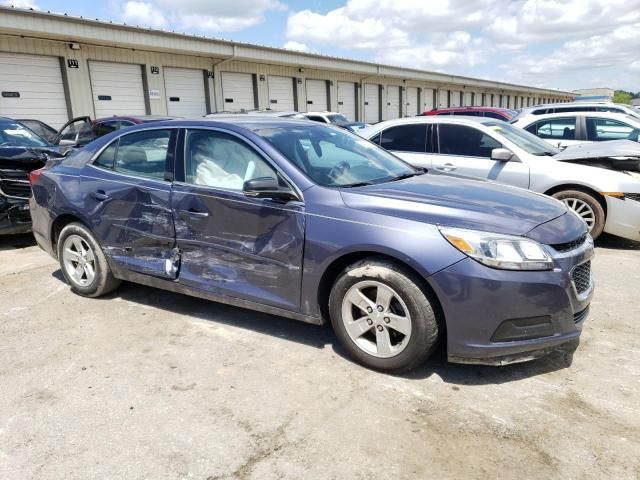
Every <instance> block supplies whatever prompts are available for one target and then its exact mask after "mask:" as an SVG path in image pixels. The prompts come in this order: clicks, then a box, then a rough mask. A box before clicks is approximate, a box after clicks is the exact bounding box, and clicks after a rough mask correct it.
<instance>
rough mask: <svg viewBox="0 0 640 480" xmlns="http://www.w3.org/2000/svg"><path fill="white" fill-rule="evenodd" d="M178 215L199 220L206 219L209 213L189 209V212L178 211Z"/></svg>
mask: <svg viewBox="0 0 640 480" xmlns="http://www.w3.org/2000/svg"><path fill="white" fill-rule="evenodd" d="M180 214H181V215H186V216H189V217H199V218H206V217H208V216H209V212H201V211H199V210H194V209H193V208H190V209H189V210H180Z"/></svg>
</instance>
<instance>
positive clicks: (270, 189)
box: [242, 177, 298, 202]
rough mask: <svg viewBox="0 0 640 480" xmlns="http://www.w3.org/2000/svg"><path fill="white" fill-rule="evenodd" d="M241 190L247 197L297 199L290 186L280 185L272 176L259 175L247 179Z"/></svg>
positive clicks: (286, 200)
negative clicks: (258, 176)
mask: <svg viewBox="0 0 640 480" xmlns="http://www.w3.org/2000/svg"><path fill="white" fill-rule="evenodd" d="M242 191H243V192H244V194H245V195H247V196H248V197H255V198H271V199H273V200H282V201H285V202H288V201H290V200H298V196H297V195H296V194H295V193H294V192H293V190H291V189H290V188H286V187H281V186H280V185H279V184H278V180H277V179H275V178H273V177H260V178H254V179H252V180H247V181H246V182H244V185H243V186H242Z"/></svg>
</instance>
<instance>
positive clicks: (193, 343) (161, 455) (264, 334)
mask: <svg viewBox="0 0 640 480" xmlns="http://www.w3.org/2000/svg"><path fill="white" fill-rule="evenodd" d="M16 246H17V247H18V248H16ZM594 269H595V273H596V282H597V292H596V296H595V300H594V303H593V304H592V314H591V317H590V319H589V320H588V321H587V323H586V325H585V331H584V334H583V337H582V344H581V346H580V348H579V349H578V351H577V353H576V355H575V357H574V361H573V364H572V365H571V366H567V364H566V362H565V361H564V359H563V358H562V357H561V356H560V355H554V356H550V357H547V358H544V359H541V360H538V361H536V362H532V363H528V364H520V365H512V366H508V367H502V368H494V367H476V366H460V365H453V364H447V363H446V362H445V361H444V359H443V358H444V357H443V355H442V353H440V354H439V355H436V358H434V359H432V360H431V361H430V362H429V363H428V364H427V365H425V366H424V367H423V368H421V369H419V370H418V371H416V372H414V373H412V374H411V375H410V376H402V377H400V376H389V375H384V374H379V373H376V372H373V371H369V370H366V369H364V368H362V367H360V366H358V365H355V364H354V363H352V362H351V361H349V360H348V359H346V358H345V356H344V352H343V351H342V350H341V349H340V347H339V346H338V345H337V341H336V339H335V337H334V335H333V333H332V332H331V330H330V329H329V328H319V327H315V326H311V325H305V324H302V323H298V322H294V321H290V320H285V319H281V318H278V317H272V316H269V315H263V314H258V313H253V312H249V311H244V310H240V309H236V308H231V307H226V306H222V305H219V304H216V303H212V302H207V301H204V300H198V299H194V298H190V297H187V296H182V295H177V294H172V293H167V292H162V291H159V290H153V289H150V288H146V287H142V286H136V285H131V284H127V285H124V286H123V287H122V288H121V289H119V290H118V291H116V292H115V293H114V294H112V295H111V296H109V297H107V298H106V299H100V300H90V299H84V298H81V297H78V296H76V295H74V294H72V293H71V292H70V291H69V288H68V287H67V285H66V284H65V283H64V282H63V281H62V275H61V273H60V271H59V269H58V266H57V264H56V263H55V262H54V260H52V259H51V258H49V257H48V256H47V255H46V254H44V253H43V252H41V251H40V250H39V249H38V248H37V247H36V246H34V245H33V243H32V242H31V241H30V239H29V237H28V236H21V237H4V238H0V305H1V306H0V338H1V339H0V478H3V479H30V478H34V479H36V478H37V479H38V480H46V479H110V480H112V479H127V480H128V479H182V478H187V479H191V478H194V479H202V480H207V479H227V478H228V479H232V478H233V479H236V478H237V479H249V478H253V479H272V478H291V479H301V478H306V479H325V478H336V479H386V478H389V479H391V478H393V479H399V478H421V479H425V478H437V477H440V478H482V479H487V478H498V477H500V478H540V479H548V478H598V479H602V478H616V479H635V478H640V455H639V452H640V403H639V402H638V399H639V398H640V332H639V331H638V321H639V320H640V312H639V310H638V308H639V307H638V305H639V300H640V293H639V291H638V285H640V245H638V244H631V243H629V242H625V241H622V240H617V239H614V238H611V237H609V238H604V239H603V240H602V241H601V242H600V245H599V246H598V249H597V258H596V260H595V266H594Z"/></svg>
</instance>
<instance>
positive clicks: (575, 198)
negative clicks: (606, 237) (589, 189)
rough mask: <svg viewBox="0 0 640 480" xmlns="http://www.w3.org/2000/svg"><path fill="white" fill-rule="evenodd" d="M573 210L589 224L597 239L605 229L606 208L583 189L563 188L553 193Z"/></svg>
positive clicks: (590, 231) (593, 235)
mask: <svg viewBox="0 0 640 480" xmlns="http://www.w3.org/2000/svg"><path fill="white" fill-rule="evenodd" d="M553 198H557V199H558V200H560V201H561V202H562V203H564V204H565V205H566V206H567V207H569V208H570V209H571V210H573V211H574V212H576V213H577V214H578V215H579V216H580V218H582V220H583V221H584V223H586V224H587V227H588V228H589V233H590V234H591V236H592V237H593V238H594V239H595V238H598V237H599V236H600V234H601V233H602V231H603V230H604V223H605V217H606V216H605V213H604V208H602V205H601V204H600V202H599V201H598V199H597V198H595V197H593V195H590V194H588V193H586V192H583V191H581V190H563V191H561V192H557V193H554V194H553Z"/></svg>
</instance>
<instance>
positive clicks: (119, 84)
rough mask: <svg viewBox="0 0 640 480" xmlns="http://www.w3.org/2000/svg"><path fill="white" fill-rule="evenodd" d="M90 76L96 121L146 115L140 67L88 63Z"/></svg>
mask: <svg viewBox="0 0 640 480" xmlns="http://www.w3.org/2000/svg"><path fill="white" fill-rule="evenodd" d="M89 75H90V77H91V91H92V93H93V107H94V109H95V114H96V118H101V117H112V116H113V115H145V114H146V107H145V102H144V88H143V87H142V67H141V66H140V65H134V64H129V63H110V62H94V61H90V62H89Z"/></svg>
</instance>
